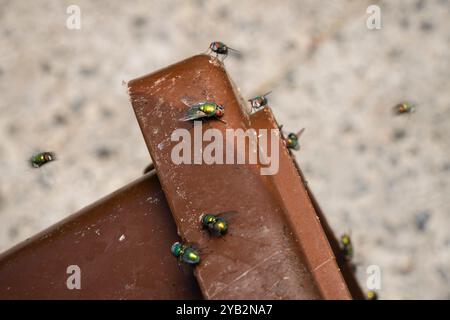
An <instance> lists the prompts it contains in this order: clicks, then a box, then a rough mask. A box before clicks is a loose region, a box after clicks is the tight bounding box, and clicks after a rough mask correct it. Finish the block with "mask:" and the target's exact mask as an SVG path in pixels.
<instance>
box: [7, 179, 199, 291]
mask: <svg viewBox="0 0 450 320" xmlns="http://www.w3.org/2000/svg"><path fill="white" fill-rule="evenodd" d="M178 240H179V238H178V237H177V234H176V227H175V224H174V222H173V219H172V216H171V214H170V211H169V208H168V207H167V204H166V200H165V197H164V194H163V192H162V190H161V187H160V184H159V181H158V179H157V177H156V175H155V173H154V171H153V172H150V173H148V174H146V175H145V176H143V177H142V178H139V179H137V180H136V181H134V182H132V183H131V184H129V185H127V186H125V187H124V188H122V189H120V190H118V191H116V192H114V193H113V194H111V195H109V196H107V197H106V198H104V199H101V200H99V201H98V202H96V203H94V204H92V205H90V206H88V207H86V208H84V209H82V210H81V211H79V212H78V213H76V214H74V215H72V216H70V217H69V218H67V219H66V220H64V221H62V222H60V223H58V224H56V225H54V226H52V227H50V228H49V229H47V230H45V231H43V232H41V233H40V234H38V235H36V236H34V237H33V238H31V239H28V240H27V241H25V242H23V243H22V244H20V245H18V246H16V247H14V248H12V249H10V250H9V251H7V252H5V253H3V254H2V255H1V256H0V299H201V298H202V296H201V293H200V291H199V289H198V286H197V283H196V281H195V278H194V276H193V274H192V272H186V270H185V271H184V272H183V270H182V269H180V267H179V265H178V264H177V261H176V259H175V258H174V257H173V256H172V255H171V253H170V246H171V245H172V243H173V242H175V241H178ZM69 265H78V266H79V267H80V269H81V289H80V290H77V289H72V290H69V289H68V288H67V286H66V281H67V278H68V277H69V276H70V275H69V274H67V273H66V270H67V267H68V266H69ZM187 271H189V270H187Z"/></svg>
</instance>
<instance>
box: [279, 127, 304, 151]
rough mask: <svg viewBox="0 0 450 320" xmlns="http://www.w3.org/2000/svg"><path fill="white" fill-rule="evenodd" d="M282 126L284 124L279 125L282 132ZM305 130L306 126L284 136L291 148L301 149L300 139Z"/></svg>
mask: <svg viewBox="0 0 450 320" xmlns="http://www.w3.org/2000/svg"><path fill="white" fill-rule="evenodd" d="M281 128H283V126H282V125H281V126H279V130H280V132H281V133H282V132H283V131H282V130H281ZM304 131H305V128H302V129H301V130H300V131H299V132H297V133H293V132H291V133H289V134H288V136H287V137H283V140H284V141H285V143H286V147H288V148H289V149H294V150H300V143H298V140H299V138H300V136H301V135H302V134H303V132H304Z"/></svg>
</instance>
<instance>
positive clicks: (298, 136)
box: [295, 128, 305, 138]
mask: <svg viewBox="0 0 450 320" xmlns="http://www.w3.org/2000/svg"><path fill="white" fill-rule="evenodd" d="M303 132H305V128H302V129H301V130H300V131H299V132H297V133H296V134H295V135H296V136H297V138H300V136H301V135H302V134H303Z"/></svg>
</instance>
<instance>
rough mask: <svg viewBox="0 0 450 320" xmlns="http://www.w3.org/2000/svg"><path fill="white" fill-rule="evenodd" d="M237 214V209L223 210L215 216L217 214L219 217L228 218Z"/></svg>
mask: <svg viewBox="0 0 450 320" xmlns="http://www.w3.org/2000/svg"><path fill="white" fill-rule="evenodd" d="M236 214H237V211H223V212H219V213H216V214H215V216H217V217H219V218H223V219H225V220H228V219H229V218H232V217H233V216H235V215H236Z"/></svg>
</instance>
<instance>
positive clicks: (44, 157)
mask: <svg viewBox="0 0 450 320" xmlns="http://www.w3.org/2000/svg"><path fill="white" fill-rule="evenodd" d="M55 159H56V155H55V154H54V153H53V152H39V153H36V154H34V155H33V156H31V158H30V159H29V163H30V165H31V167H33V168H40V167H42V166H43V165H44V164H46V163H49V162H51V161H54V160H55Z"/></svg>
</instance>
